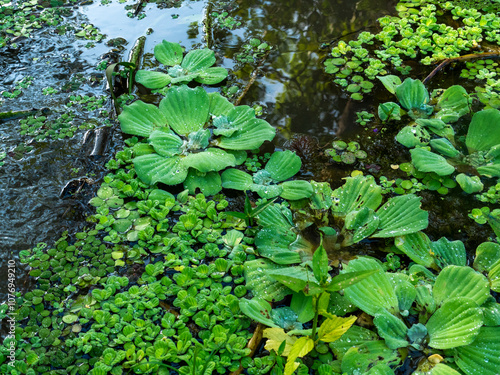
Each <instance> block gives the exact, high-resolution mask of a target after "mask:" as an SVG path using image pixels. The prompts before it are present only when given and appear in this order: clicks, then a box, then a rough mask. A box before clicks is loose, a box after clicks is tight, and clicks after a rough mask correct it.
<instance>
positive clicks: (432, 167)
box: [410, 148, 455, 176]
mask: <svg viewBox="0 0 500 375" xmlns="http://www.w3.org/2000/svg"><path fill="white" fill-rule="evenodd" d="M410 154H411V161H412V163H413V165H414V166H415V168H417V169H418V170H419V171H420V172H435V173H437V174H438V175H440V176H448V175H450V174H452V173H453V172H455V168H454V167H453V166H452V165H450V164H449V163H448V162H447V161H446V159H445V158H443V157H442V156H441V155H438V154H435V153H433V152H431V151H428V150H426V149H424V148H414V149H412V150H410Z"/></svg>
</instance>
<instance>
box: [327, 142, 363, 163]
mask: <svg viewBox="0 0 500 375" xmlns="http://www.w3.org/2000/svg"><path fill="white" fill-rule="evenodd" d="M332 146H333V148H329V149H326V150H325V153H326V154H327V155H329V156H330V157H331V158H332V159H333V161H336V162H338V163H345V164H354V163H356V160H364V159H366V157H367V156H368V154H367V153H366V152H365V151H363V150H361V145H360V144H359V143H358V142H354V141H352V142H349V143H346V142H344V141H333V143H332Z"/></svg>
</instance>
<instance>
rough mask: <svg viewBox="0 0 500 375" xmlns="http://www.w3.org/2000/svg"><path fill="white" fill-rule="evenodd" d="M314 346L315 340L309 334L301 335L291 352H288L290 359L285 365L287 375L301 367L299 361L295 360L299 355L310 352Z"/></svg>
mask: <svg viewBox="0 0 500 375" xmlns="http://www.w3.org/2000/svg"><path fill="white" fill-rule="evenodd" d="M313 348H314V341H313V340H312V339H311V338H310V337H307V336H304V337H301V338H300V339H298V340H297V341H295V344H293V346H292V349H291V350H290V353H289V354H288V359H287V361H286V365H285V375H292V374H293V372H294V371H295V370H296V369H297V367H299V363H296V362H295V360H296V359H297V357H303V356H305V355H306V354H307V353H309V352H310V351H311V350H313Z"/></svg>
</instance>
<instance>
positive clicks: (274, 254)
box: [255, 226, 302, 264]
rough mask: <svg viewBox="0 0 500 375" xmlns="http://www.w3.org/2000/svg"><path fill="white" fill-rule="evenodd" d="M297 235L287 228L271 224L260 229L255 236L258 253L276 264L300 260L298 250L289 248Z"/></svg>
mask: <svg viewBox="0 0 500 375" xmlns="http://www.w3.org/2000/svg"><path fill="white" fill-rule="evenodd" d="M296 239H297V235H296V234H295V233H293V232H291V231H290V230H289V229H288V228H285V227H280V226H271V227H266V228H263V229H261V230H260V231H259V232H258V233H257V236H256V237H255V246H256V247H257V249H258V251H259V255H260V256H262V257H265V258H269V259H271V260H272V261H274V262H275V263H278V264H294V263H300V262H301V261H302V259H301V256H300V254H299V253H298V252H295V251H291V250H290V244H291V243H292V242H293V241H295V240H296Z"/></svg>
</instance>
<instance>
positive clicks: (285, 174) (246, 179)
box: [222, 150, 313, 200]
mask: <svg viewBox="0 0 500 375" xmlns="http://www.w3.org/2000/svg"><path fill="white" fill-rule="evenodd" d="M301 165H302V162H301V160H300V157H299V156H297V155H296V154H295V153H294V152H292V151H288V150H287V151H277V152H275V153H274V154H272V155H271V158H270V159H269V161H268V162H267V164H266V166H265V167H264V169H262V170H260V171H258V172H256V173H255V174H254V175H253V177H252V176H250V175H249V174H248V173H246V172H243V171H240V170H238V169H227V170H225V171H224V172H223V173H222V187H224V188H228V189H236V190H252V191H255V192H256V193H257V194H259V196H261V197H262V198H274V197H277V196H280V197H282V198H285V199H290V200H297V199H303V198H309V197H310V196H311V194H312V193H313V189H312V186H311V184H310V183H309V182H308V181H301V180H297V181H285V180H288V179H289V178H291V177H293V176H294V175H295V174H296V173H297V172H298V171H299V170H300V167H301ZM283 181H284V182H283Z"/></svg>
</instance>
